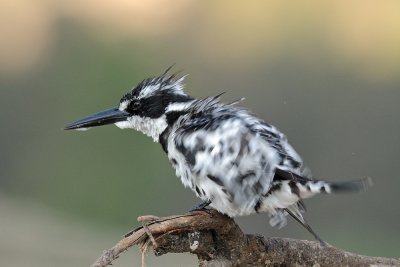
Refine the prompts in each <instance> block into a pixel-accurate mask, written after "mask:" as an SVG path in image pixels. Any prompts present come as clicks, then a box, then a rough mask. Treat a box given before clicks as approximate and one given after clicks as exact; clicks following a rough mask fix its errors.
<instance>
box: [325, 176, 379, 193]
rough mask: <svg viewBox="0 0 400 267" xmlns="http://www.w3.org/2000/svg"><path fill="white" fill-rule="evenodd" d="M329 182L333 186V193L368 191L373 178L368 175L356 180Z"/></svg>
mask: <svg viewBox="0 0 400 267" xmlns="http://www.w3.org/2000/svg"><path fill="white" fill-rule="evenodd" d="M328 184H329V186H330V188H331V191H332V193H351V192H360V191H366V190H367V189H368V188H369V187H371V186H372V179H371V178H369V177H368V178H364V179H360V180H355V181H347V182H331V183H328Z"/></svg>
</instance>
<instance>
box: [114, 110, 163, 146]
mask: <svg viewBox="0 0 400 267" xmlns="http://www.w3.org/2000/svg"><path fill="white" fill-rule="evenodd" d="M115 125H116V126H117V127H118V128H121V129H127V128H130V129H135V130H137V131H141V132H142V133H144V134H145V135H148V136H150V137H152V138H153V140H154V142H158V137H159V136H160V134H161V133H162V132H163V131H164V130H165V129H166V128H167V127H168V124H167V120H166V117H165V115H162V116H161V117H159V118H157V119H151V118H143V117H139V116H133V117H130V118H129V119H128V120H126V121H120V122H116V123H115Z"/></svg>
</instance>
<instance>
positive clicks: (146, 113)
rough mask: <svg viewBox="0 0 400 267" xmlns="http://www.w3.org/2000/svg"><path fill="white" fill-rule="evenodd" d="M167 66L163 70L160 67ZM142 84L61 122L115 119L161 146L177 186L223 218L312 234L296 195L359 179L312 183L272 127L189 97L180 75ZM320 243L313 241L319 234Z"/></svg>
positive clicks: (214, 101)
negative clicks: (291, 222)
mask: <svg viewBox="0 0 400 267" xmlns="http://www.w3.org/2000/svg"><path fill="white" fill-rule="evenodd" d="M168 70H169V69H168ZM168 70H167V71H166V72H165V73H164V74H162V75H161V76H158V77H153V78H149V79H146V80H144V81H142V82H141V83H140V84H138V85H137V86H136V87H134V88H133V89H132V90H131V91H130V92H128V93H127V94H126V95H124V96H123V97H122V99H121V100H120V103H119V105H118V107H116V108H113V109H109V110H106V111H104V112H100V113H96V114H94V115H91V116H88V117H86V118H83V119H81V120H78V121H76V122H74V123H72V124H70V125H68V126H66V129H79V128H87V127H93V126H99V125H104V124H110V123H115V124H116V126H118V127H119V128H132V129H135V130H138V131H141V132H143V133H145V134H146V135H148V136H150V137H152V138H153V140H154V141H156V142H159V143H160V144H161V145H162V148H163V150H164V151H165V152H166V153H167V155H168V158H169V161H170V162H171V164H172V166H173V167H174V168H175V170H176V175H177V176H179V177H180V179H181V181H182V183H183V185H184V186H185V187H189V188H190V189H191V190H193V191H194V192H195V194H196V195H197V196H198V197H199V198H201V199H202V200H203V201H204V203H206V205H207V204H209V205H210V207H212V208H214V209H217V210H218V211H220V212H222V213H224V214H227V215H228V216H231V217H235V216H244V215H249V214H253V213H268V214H269V215H270V217H271V218H270V224H271V225H273V226H278V227H282V226H284V225H285V224H286V215H287V214H290V215H291V216H293V217H294V218H295V219H296V220H297V221H299V222H300V223H301V224H302V225H303V226H305V227H306V228H307V229H308V230H309V231H310V232H311V233H312V234H313V235H314V236H315V237H316V238H317V239H319V237H318V236H317V235H316V234H315V233H314V232H313V231H312V229H311V228H310V227H309V226H308V224H307V223H306V221H305V220H304V218H303V216H302V212H303V211H304V204H303V203H302V199H305V198H309V197H311V196H313V195H315V194H318V193H333V192H340V191H358V190H362V189H364V188H366V186H367V185H368V181H367V180H358V181H351V182H335V183H331V182H325V181H320V180H313V179H312V178H311V175H310V172H309V171H308V169H307V168H306V167H305V166H304V163H303V161H302V159H301V157H300V156H299V155H298V154H297V152H296V151H295V150H294V149H293V147H292V146H291V145H290V144H289V143H288V141H287V138H286V136H285V135H284V134H283V133H281V132H280V131H279V130H278V129H277V128H276V127H274V126H272V125H270V124H268V123H266V122H264V121H263V120H261V119H259V118H257V117H255V116H254V115H252V114H251V113H250V112H249V111H247V110H246V109H243V108H238V107H236V104H237V102H239V101H237V102H234V103H231V104H222V103H220V102H219V96H216V97H208V98H204V99H194V98H192V97H190V96H188V95H187V94H186V93H185V92H184V91H183V80H184V77H177V76H176V75H175V74H172V75H169V74H167V72H168ZM319 240H320V239H319Z"/></svg>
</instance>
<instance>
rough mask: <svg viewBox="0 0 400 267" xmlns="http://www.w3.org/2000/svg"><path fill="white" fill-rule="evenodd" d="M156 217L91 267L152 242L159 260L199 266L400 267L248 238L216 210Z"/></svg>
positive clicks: (290, 242) (300, 243)
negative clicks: (171, 257)
mask: <svg viewBox="0 0 400 267" xmlns="http://www.w3.org/2000/svg"><path fill="white" fill-rule="evenodd" d="M152 218H154V220H150V221H148V222H147V223H146V224H145V225H146V226H144V227H139V228H137V229H135V230H133V231H131V232H130V233H128V234H127V235H125V237H124V238H123V239H122V240H120V241H119V242H118V243H117V244H116V245H115V246H114V247H112V248H111V249H109V250H105V251H104V252H103V254H102V255H101V256H100V258H98V259H97V260H96V262H95V263H93V264H92V266H91V267H104V266H107V265H109V264H111V262H112V261H113V260H115V259H116V258H118V256H119V254H121V253H122V252H124V251H126V250H127V249H128V248H130V247H131V246H133V245H142V248H144V250H142V251H144V252H145V251H146V248H147V246H148V244H150V242H152V244H153V250H154V253H155V255H157V256H160V255H163V254H166V253H184V252H189V253H193V254H195V255H197V257H198V259H199V266H204V267H205V266H327V267H329V266H335V267H336V266H356V267H357V266H360V267H361V266H386V267H387V266H400V260H399V259H388V258H381V257H369V256H362V255H357V254H354V253H350V252H346V251H343V250H340V249H338V248H335V247H332V246H321V245H320V244H319V242H316V241H306V240H294V239H287V238H263V237H260V236H255V235H245V234H244V233H243V232H242V231H241V229H240V228H239V226H238V225H237V224H236V223H235V222H234V220H233V219H231V218H229V217H227V216H224V215H222V214H220V213H218V212H217V211H214V210H213V211H210V213H206V212H198V211H196V212H192V213H188V214H186V215H178V216H170V217H163V218H158V217H155V216H154V217H152ZM146 228H147V229H146ZM146 231H147V232H146ZM151 237H153V240H151V239H150V238H151ZM149 240H151V241H149ZM155 245H156V246H155Z"/></svg>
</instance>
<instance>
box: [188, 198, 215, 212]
mask: <svg viewBox="0 0 400 267" xmlns="http://www.w3.org/2000/svg"><path fill="white" fill-rule="evenodd" d="M210 204H211V200H209V199H208V200H205V201H203V202H201V203H199V204H197V205H195V206H193V207H192V208H191V209H190V210H189V212H192V211H205V212H208V209H206V207H207V206H208V205H210Z"/></svg>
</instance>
